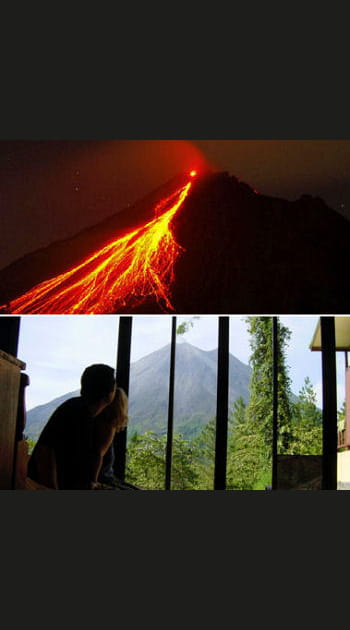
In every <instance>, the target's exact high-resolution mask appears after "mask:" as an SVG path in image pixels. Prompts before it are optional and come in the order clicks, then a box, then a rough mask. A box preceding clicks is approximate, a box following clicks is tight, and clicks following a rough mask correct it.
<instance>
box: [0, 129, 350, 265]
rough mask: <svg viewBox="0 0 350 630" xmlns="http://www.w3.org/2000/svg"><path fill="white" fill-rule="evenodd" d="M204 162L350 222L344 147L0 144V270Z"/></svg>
mask: <svg viewBox="0 0 350 630" xmlns="http://www.w3.org/2000/svg"><path fill="white" fill-rule="evenodd" d="M205 164H208V165H209V166H211V167H212V168H214V169H215V170H225V171H229V173H230V174H231V175H236V176H237V177H239V178H240V179H241V180H243V181H245V182H246V183H248V184H249V185H251V186H252V187H253V188H256V189H257V190H258V191H259V192H261V193H263V194H267V195H273V196H280V197H284V198H285V199H290V200H293V199H297V198H298V197H300V195H302V194H305V193H306V194H311V195H313V196H319V197H322V199H324V201H326V203H327V204H328V205H329V206H330V207H332V208H334V209H336V210H338V211H339V212H341V213H342V214H344V215H345V216H347V217H348V218H349V220H350V174H349V165H350V141H349V140H327V141H323V140H315V141H314V140H300V141H299V140H286V141H283V140H196V141H178V140H174V141H173V140H140V141H136V140H129V141H125V140H124V141H118V140H109V141H42V142H40V141H33V142H32V141H13V142H11V141H0V203H1V214H0V216H1V220H0V231H1V243H2V247H1V253H0V268H2V267H4V266H6V265H7V264H9V263H10V262H12V261H13V260H16V259H17V258H19V257H20V256H22V255H23V254H25V253H28V252H30V251H33V250H35V249H38V248H39V247H43V246H45V245H48V244H49V243H51V242H53V241H56V240H59V239H62V238H66V237H68V236H71V235H73V234H75V233H77V232H79V231H80V230H81V229H83V228H85V227H88V226H90V225H93V224H95V223H98V222H99V221H101V220H103V219H104V218H105V217H107V216H109V215H111V214H114V213H115V212H117V211H119V210H121V209H123V208H125V207H126V206H127V204H131V203H133V202H134V201H136V200H137V199H139V198H141V197H143V196H144V195H145V194H147V193H148V192H151V191H152V190H153V189H154V188H157V187H158V186H160V185H162V184H163V183H165V182H166V181H167V180H168V179H170V178H171V177H173V176H174V175H177V174H179V173H181V172H182V171H186V170H189V169H191V168H192V167H193V166H196V167H197V168H198V169H199V170H200V168H201V167H203V166H204V165H205Z"/></svg>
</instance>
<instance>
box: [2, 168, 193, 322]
mask: <svg viewBox="0 0 350 630" xmlns="http://www.w3.org/2000/svg"><path fill="white" fill-rule="evenodd" d="M195 175H196V171H194V170H193V171H191V173H190V177H191V178H193V177H195ZM191 185H192V182H191V181H188V182H187V184H186V185H184V186H182V187H180V188H178V189H176V190H175V191H174V192H173V193H172V194H171V195H169V196H168V197H166V198H164V199H162V200H161V201H160V202H159V203H158V204H157V205H156V207H155V212H154V216H155V218H154V219H153V220H152V221H149V222H148V223H146V224H145V225H143V226H142V227H140V228H137V229H135V230H132V231H130V232H128V233H127V234H125V235H124V236H122V237H119V238H117V239H115V240H114V241H112V242H111V243H109V244H108V245H106V246H105V247H103V248H102V249H100V250H98V251H97V252H95V253H94V254H93V255H92V256H90V257H88V258H87V259H86V260H84V261H83V262H82V263H81V264H79V265H77V266H75V267H73V269H71V270H69V271H68V272H66V273H63V274H60V275H58V276H56V277H54V278H51V279H50V280H47V281H45V282H42V283H40V284H38V285H37V286H35V287H34V288H33V289H31V290H29V291H27V292H26V293H25V294H24V295H22V296H20V297H19V298H17V299H15V300H13V301H11V302H10V305H9V312H10V313H16V314H21V313H32V314H36V313H46V314H53V313H55V314H61V313H70V314H72V313H74V314H77V313H85V314H96V313H115V312H118V311H119V310H120V309H121V308H123V307H125V306H126V305H127V303H128V301H130V300H131V299H134V300H136V302H137V301H141V302H142V300H143V299H144V298H145V297H148V296H154V297H155V298H156V300H157V302H158V304H159V305H160V307H161V308H162V309H164V310H165V311H168V310H173V306H172V304H171V301H170V287H171V284H172V282H173V280H174V263H175V261H176V258H177V256H178V253H179V251H180V249H181V246H180V245H179V244H178V243H177V242H176V240H175V238H174V236H173V233H172V230H171V225H170V224H171V221H172V219H173V217H174V215H175V214H176V212H177V211H178V210H179V208H180V207H181V206H182V204H183V202H184V200H185V199H186V197H187V195H188V193H189V190H190V188H191Z"/></svg>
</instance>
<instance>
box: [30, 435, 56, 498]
mask: <svg viewBox="0 0 350 630" xmlns="http://www.w3.org/2000/svg"><path fill="white" fill-rule="evenodd" d="M35 463H36V470H37V481H38V483H41V484H43V485H44V486H47V487H48V488H53V489H54V490H58V481H57V466H56V457H55V451H54V449H53V448H52V447H51V446H48V445H47V444H39V443H38V444H37V448H36V453H35Z"/></svg>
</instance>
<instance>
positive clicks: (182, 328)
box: [176, 315, 199, 335]
mask: <svg viewBox="0 0 350 630" xmlns="http://www.w3.org/2000/svg"><path fill="white" fill-rule="evenodd" d="M195 319H199V315H194V316H193V317H191V318H190V319H187V320H185V321H183V322H181V323H180V324H179V325H178V327H177V328H176V334H177V335H184V334H185V333H187V332H188V331H189V330H190V329H191V328H193V326H194V321H193V320H195Z"/></svg>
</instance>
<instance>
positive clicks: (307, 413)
mask: <svg viewBox="0 0 350 630" xmlns="http://www.w3.org/2000/svg"><path fill="white" fill-rule="evenodd" d="M288 453H289V454H291V455H320V454H321V453H322V412H321V411H320V410H319V409H318V408H317V405H316V393H315V391H314V389H313V386H312V383H311V381H310V379H309V377H308V376H306V377H305V380H304V384H303V387H302V388H301V390H300V392H299V396H298V400H297V401H296V402H295V403H294V404H293V436H292V439H291V442H290V445H289V449H288Z"/></svg>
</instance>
